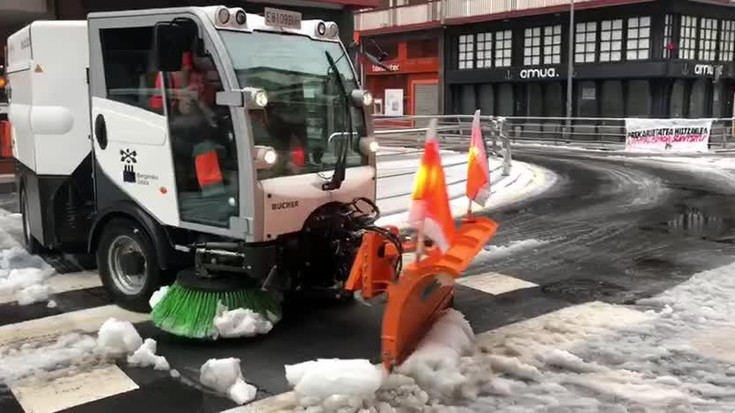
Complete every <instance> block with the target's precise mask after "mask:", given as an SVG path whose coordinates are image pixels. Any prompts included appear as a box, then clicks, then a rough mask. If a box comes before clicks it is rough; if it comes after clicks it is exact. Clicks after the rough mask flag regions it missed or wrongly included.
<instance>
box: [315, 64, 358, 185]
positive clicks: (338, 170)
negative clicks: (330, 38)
mask: <svg viewBox="0 0 735 413" xmlns="http://www.w3.org/2000/svg"><path fill="white" fill-rule="evenodd" d="M324 53H325V54H326V55H327V61H328V62H329V68H330V69H331V71H332V72H333V74H334V76H335V78H336V79H337V85H338V86H339V91H340V92H341V93H342V98H343V99H344V102H345V116H346V119H345V121H346V123H347V128H348V129H349V133H348V136H349V137H348V138H344V136H345V135H344V134H343V135H342V136H343V138H342V139H341V140H340V146H338V147H337V148H335V149H336V150H337V151H338V153H337V154H336V155H337V162H335V164H334V173H333V174H332V178H331V179H330V180H329V182H325V183H324V184H322V190H324V191H333V190H335V189H339V188H340V187H341V186H342V182H344V180H345V172H346V169H347V150H348V148H349V147H350V142H345V139H349V140H352V116H351V113H350V99H349V96H348V95H347V89H346V88H345V85H344V84H343V83H342V77H341V76H340V74H339V70H337V64H336V63H335V61H334V58H333V57H332V55H331V54H329V52H328V51H326V50H325V51H324Z"/></svg>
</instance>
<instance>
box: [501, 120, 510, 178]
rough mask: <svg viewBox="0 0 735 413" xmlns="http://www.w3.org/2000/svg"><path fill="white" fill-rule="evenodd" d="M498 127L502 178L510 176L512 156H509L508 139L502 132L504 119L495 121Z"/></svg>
mask: <svg viewBox="0 0 735 413" xmlns="http://www.w3.org/2000/svg"><path fill="white" fill-rule="evenodd" d="M497 125H498V136H499V137H500V141H501V142H502V143H503V176H508V175H510V170H511V168H512V167H513V165H512V156H511V149H510V139H508V137H507V136H505V133H504V132H503V126H504V125H505V119H503V118H500V119H498V121H497Z"/></svg>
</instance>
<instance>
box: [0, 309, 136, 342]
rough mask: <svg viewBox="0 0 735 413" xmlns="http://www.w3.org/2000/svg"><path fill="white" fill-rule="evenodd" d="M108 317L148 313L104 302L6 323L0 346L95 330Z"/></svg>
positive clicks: (0, 329)
mask: <svg viewBox="0 0 735 413" xmlns="http://www.w3.org/2000/svg"><path fill="white" fill-rule="evenodd" d="M110 317H114V318H116V319H118V320H121V321H130V322H131V323H138V322H142V321H146V320H148V319H149V318H150V315H149V314H147V313H134V312H131V311H127V310H124V309H122V308H120V307H118V306H116V305H106V306H102V307H94V308H87V309H84V310H79V311H72V312H69V313H64V314H58V315H53V316H50V317H44V318H39V319H35V320H28V321H23V322H20V323H15V324H8V325H4V326H0V346H5V345H8V344H10V343H15V342H21V341H31V340H37V339H43V338H50V337H54V336H58V335H62V334H68V333H71V332H73V331H83V332H95V331H97V330H98V329H99V328H100V326H101V325H102V323H104V322H105V321H107V319H108V318H110Z"/></svg>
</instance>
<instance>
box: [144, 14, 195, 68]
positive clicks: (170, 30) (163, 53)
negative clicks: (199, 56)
mask: <svg viewBox="0 0 735 413" xmlns="http://www.w3.org/2000/svg"><path fill="white" fill-rule="evenodd" d="M194 30H196V29H194ZM194 36H196V32H195V31H194V32H192V30H191V28H190V27H188V26H187V25H182V24H179V23H176V22H171V23H158V24H156V26H155V27H154V32H153V38H154V47H155V50H154V57H155V65H156V69H157V70H159V71H162V72H178V71H179V70H181V58H182V56H183V55H184V53H185V52H187V51H189V49H190V48H191V45H192V40H193V39H194Z"/></svg>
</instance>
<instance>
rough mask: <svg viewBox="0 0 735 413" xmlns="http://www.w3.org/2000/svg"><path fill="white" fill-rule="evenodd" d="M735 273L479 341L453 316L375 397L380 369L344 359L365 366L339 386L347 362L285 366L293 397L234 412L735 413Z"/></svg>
mask: <svg viewBox="0 0 735 413" xmlns="http://www.w3.org/2000/svg"><path fill="white" fill-rule="evenodd" d="M733 275H735V264H731V265H727V266H724V267H721V268H718V269H716V270H710V271H705V272H702V273H699V274H696V275H694V276H693V277H692V278H691V279H689V280H688V281H687V282H684V283H682V284H679V285H678V286H676V287H674V288H672V289H670V290H668V291H666V292H664V293H662V294H660V295H658V296H655V297H652V298H648V299H644V300H640V301H639V302H637V303H636V304H634V305H629V306H622V305H612V304H606V303H602V302H592V303H587V304H581V305H576V306H572V307H567V308H564V309H561V310H558V311H555V312H552V313H548V314H545V315H542V316H540V317H536V318H533V319H529V320H525V321H522V322H518V323H515V324H511V325H508V326H505V327H501V328H499V329H496V330H492V331H489V332H486V333H482V334H479V335H477V336H474V334H473V333H472V331H471V329H470V327H469V324H467V323H466V321H464V319H463V317H462V316H461V314H459V313H457V312H454V311H452V312H450V313H449V314H448V315H447V316H445V318H444V319H442V320H440V321H439V322H438V323H437V324H436V325H435V326H434V329H433V330H432V332H430V334H429V335H427V337H426V339H425V340H424V342H423V343H422V344H421V345H420V346H419V348H418V350H417V351H416V352H415V353H414V354H413V355H412V356H411V358H409V359H408V360H407V361H406V362H405V363H404V364H403V365H402V366H400V367H399V368H397V369H396V370H395V371H394V372H393V374H391V375H390V376H387V375H383V376H382V377H383V380H382V382H381V384H380V387H379V388H378V390H377V391H373V392H368V390H370V389H374V388H375V387H376V385H377V384H376V377H381V376H380V374H379V372H380V371H381V368H380V367H379V366H374V367H373V369H370V368H369V367H368V366H366V365H364V363H366V361H362V362H361V361H357V360H350V361H342V362H343V363H345V364H343V367H345V366H348V365H350V363H352V364H355V365H357V363H363V364H362V369H357V368H353V369H351V370H350V369H345V370H347V371H351V372H353V374H351V375H350V374H349V373H347V372H341V373H339V374H337V376H339V377H343V376H345V375H349V380H336V381H335V380H329V379H328V378H327V377H326V376H325V377H320V374H319V373H320V372H321V373H323V374H329V372H330V371H334V368H335V366H337V365H338V363H339V361H335V360H331V361H321V362H319V361H313V362H307V363H305V365H306V366H308V367H311V369H313V371H312V376H311V379H312V380H314V381H313V382H311V383H309V385H308V386H307V385H305V384H304V383H303V381H300V380H294V378H293V377H294V376H295V374H294V373H293V370H294V367H293V366H291V367H286V374H287V377H289V376H290V377H289V382H291V383H292V384H293V385H294V386H295V387H296V391H295V392H292V393H289V394H284V395H280V396H278V397H274V398H272V399H266V400H264V401H261V402H259V403H257V404H256V405H253V406H252V409H250V410H247V409H246V410H242V409H238V410H237V411H285V410H288V411H291V410H295V411H309V412H311V411H314V412H317V411H319V412H337V411H340V412H342V411H345V412H357V411H370V412H395V411H452V412H490V411H493V412H495V411H497V412H572V411H574V412H732V411H735V367H733V363H735V321H733V320H735V301H734V300H733V299H732V297H734V296H735V277H734V276H733ZM320 363H321V367H320ZM299 367H300V365H297V368H299ZM301 370H302V371H301V372H300V374H302V375H303V374H304V373H303V370H306V369H305V368H302V369H301ZM359 371H362V373H360V374H361V375H359V376H356V375H355V374H354V372H359ZM299 386H300V387H299ZM309 386H310V387H309ZM304 389H307V390H304ZM268 406H270V407H272V408H274V409H275V410H271V409H269V408H268ZM340 409H343V410H340ZM360 409H364V410H360ZM402 409H403V410H402Z"/></svg>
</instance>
